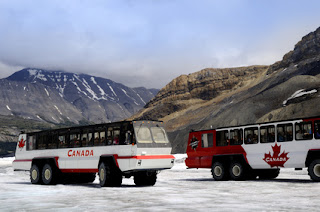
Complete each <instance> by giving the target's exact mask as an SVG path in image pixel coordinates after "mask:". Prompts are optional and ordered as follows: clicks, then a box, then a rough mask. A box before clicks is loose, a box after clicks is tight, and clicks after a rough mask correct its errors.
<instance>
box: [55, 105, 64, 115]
mask: <svg viewBox="0 0 320 212" xmlns="http://www.w3.org/2000/svg"><path fill="white" fill-rule="evenodd" d="M54 107H55V108H56V109H57V111H58V112H59V113H60V115H62V113H61V111H60V110H59V108H58V107H57V106H56V105H54Z"/></svg>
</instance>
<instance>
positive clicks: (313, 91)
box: [282, 89, 318, 106]
mask: <svg viewBox="0 0 320 212" xmlns="http://www.w3.org/2000/svg"><path fill="white" fill-rule="evenodd" d="M304 90H305V89H300V90H297V91H296V92H294V94H292V95H291V96H290V97H289V98H288V99H287V100H285V101H283V103H282V104H283V106H286V104H287V102H288V101H289V100H291V99H294V98H298V97H300V96H304V95H308V94H313V93H317V92H318V91H317V90H316V89H313V90H311V91H304Z"/></svg>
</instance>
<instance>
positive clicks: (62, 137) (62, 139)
mask: <svg viewBox="0 0 320 212" xmlns="http://www.w3.org/2000/svg"><path fill="white" fill-rule="evenodd" d="M58 140H59V148H67V147H68V143H67V141H66V136H65V135H62V134H60V133H59V137H58Z"/></svg>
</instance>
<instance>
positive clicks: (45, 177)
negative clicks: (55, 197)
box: [42, 163, 57, 185]
mask: <svg viewBox="0 0 320 212" xmlns="http://www.w3.org/2000/svg"><path fill="white" fill-rule="evenodd" d="M56 173H57V172H56V170H55V168H54V167H52V165H51V164H49V163H46V164H45V165H44V166H43V169H42V182H43V184H45V185H55V184H56V182H57V174H56Z"/></svg>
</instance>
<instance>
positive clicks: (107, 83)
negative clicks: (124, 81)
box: [107, 83, 117, 96]
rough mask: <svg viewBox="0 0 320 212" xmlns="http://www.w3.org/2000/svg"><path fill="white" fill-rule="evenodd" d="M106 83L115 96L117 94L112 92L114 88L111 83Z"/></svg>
mask: <svg viewBox="0 0 320 212" xmlns="http://www.w3.org/2000/svg"><path fill="white" fill-rule="evenodd" d="M107 84H108V86H109V88H110V90H111V91H112V93H113V94H114V95H115V96H117V94H116V93H115V92H114V90H113V88H112V87H111V85H110V84H109V83H107Z"/></svg>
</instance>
